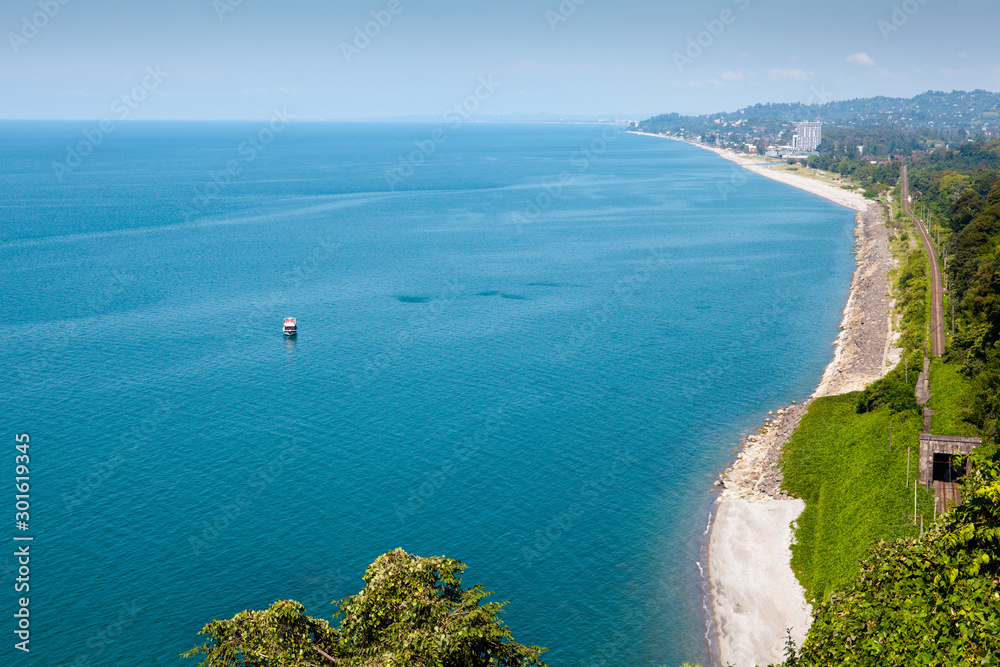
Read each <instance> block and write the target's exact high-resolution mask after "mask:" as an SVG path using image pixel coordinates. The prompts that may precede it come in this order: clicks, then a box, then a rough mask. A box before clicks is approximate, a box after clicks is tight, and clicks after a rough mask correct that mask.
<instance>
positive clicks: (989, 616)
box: [785, 460, 1000, 667]
mask: <svg viewBox="0 0 1000 667" xmlns="http://www.w3.org/2000/svg"><path fill="white" fill-rule="evenodd" d="M998 526H1000V463H998V462H997V460H980V461H978V463H977V465H976V469H975V472H974V473H973V475H972V476H971V477H970V478H969V480H968V481H967V484H966V487H965V499H964V502H963V503H962V504H961V505H960V506H959V507H958V508H957V509H955V510H954V511H952V512H949V513H948V514H947V515H945V517H944V518H943V519H942V520H941V521H939V522H938V523H937V524H935V525H934V526H933V527H932V528H931V529H930V530H929V531H927V532H926V533H924V535H923V536H922V537H919V538H912V537H911V538H905V539H900V540H896V541H894V542H882V543H879V544H878V545H877V546H876V547H875V548H874V549H873V550H872V552H871V554H870V555H869V556H868V557H867V558H866V559H865V560H864V561H863V562H862V564H861V575H860V576H859V577H858V578H857V579H855V580H854V582H853V583H851V584H850V585H848V586H847V587H846V588H844V589H843V590H842V591H840V592H838V593H835V594H833V595H832V596H831V597H830V598H828V599H827V600H825V601H823V602H821V603H820V604H819V605H818V606H817V607H816V608H815V610H814V617H813V625H812V628H811V629H810V631H809V636H808V638H807V639H806V641H805V643H804V644H803V646H802V648H801V650H800V651H798V652H793V653H792V655H791V656H790V657H789V659H788V660H787V661H786V663H785V664H786V665H787V666H788V667H805V666H807V665H879V666H880V667H882V666H886V667H888V666H895V665H898V666H900V667H904V666H905V667H911V666H914V665H928V666H929V665H981V664H982V665H987V664H996V661H997V660H998V659H1000V593H998V591H1000V586H998V584H1000V527H998Z"/></svg>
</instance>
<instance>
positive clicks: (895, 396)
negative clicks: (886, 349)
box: [857, 355, 923, 415]
mask: <svg viewBox="0 0 1000 667" xmlns="http://www.w3.org/2000/svg"><path fill="white" fill-rule="evenodd" d="M903 363H908V364H909V368H907V367H906V366H904V365H903ZM903 363H900V364H899V365H897V366H896V368H894V369H893V370H892V371H891V372H889V373H888V374H886V375H885V377H883V378H881V379H879V380H876V381H875V382H873V383H871V384H870V385H868V386H867V387H865V389H864V391H862V392H861V395H860V396H858V403H857V413H858V414H859V415H863V414H865V413H866V412H873V411H875V410H877V409H878V408H880V407H883V406H885V407H888V408H889V410H890V411H891V412H892V413H893V414H895V413H897V412H905V411H907V410H912V411H914V412H916V411H917V410H918V406H917V398H916V393H915V387H916V383H917V377H918V376H919V375H920V371H921V370H923V369H922V364H921V363H920V362H919V361H917V357H916V356H915V355H909V358H908V361H905V362H903Z"/></svg>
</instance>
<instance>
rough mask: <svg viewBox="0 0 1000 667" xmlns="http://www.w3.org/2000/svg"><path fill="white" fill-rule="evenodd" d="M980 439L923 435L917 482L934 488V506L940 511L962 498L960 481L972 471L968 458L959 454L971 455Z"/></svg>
mask: <svg viewBox="0 0 1000 667" xmlns="http://www.w3.org/2000/svg"><path fill="white" fill-rule="evenodd" d="M981 442H982V441H981V440H980V439H979V438H967V437H963V436H957V435H931V434H928V433H923V434H921V435H920V461H919V464H918V466H919V467H918V478H917V479H918V481H919V482H920V484H923V485H925V486H926V488H927V490H928V491H930V490H931V487H934V507H935V509H936V512H937V513H938V514H940V513H942V512H945V511H947V510H948V508H950V507H954V506H955V505H957V504H958V503H960V502H961V501H962V496H961V492H960V491H959V488H958V482H959V481H960V480H961V479H962V478H963V477H965V475H967V474H968V473H969V471H970V466H969V463H968V461H966V462H965V463H958V462H957V459H958V457H959V456H964V455H967V454H970V453H971V452H972V450H974V449H975V448H976V447H978V446H979V445H980V443H981Z"/></svg>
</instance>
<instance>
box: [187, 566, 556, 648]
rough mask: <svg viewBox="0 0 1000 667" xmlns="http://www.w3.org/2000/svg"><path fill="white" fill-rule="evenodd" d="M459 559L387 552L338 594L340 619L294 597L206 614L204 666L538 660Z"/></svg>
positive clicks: (497, 603)
mask: <svg viewBox="0 0 1000 667" xmlns="http://www.w3.org/2000/svg"><path fill="white" fill-rule="evenodd" d="M464 570H465V565H464V564H462V563H461V562H459V561H457V560H452V559H450V558H444V557H435V558H420V557H417V556H413V555H411V554H407V553H405V552H404V551H403V550H401V549H396V550H395V551H390V552H388V553H386V554H383V555H382V556H379V558H378V559H377V560H376V561H375V562H374V563H372V564H371V565H370V566H369V567H368V570H367V571H366V572H365V577H364V581H365V587H364V589H362V591H361V592H360V593H358V594H357V595H354V596H352V597H349V598H347V599H345V600H341V601H339V602H338V603H337V604H338V607H339V611H338V612H337V614H335V616H334V618H335V619H336V618H337V617H340V626H339V627H338V628H334V627H332V626H331V625H330V624H329V623H327V622H326V621H324V620H320V619H315V618H311V617H309V616H306V615H305V614H304V613H303V612H304V611H305V608H304V607H303V606H302V605H301V604H299V603H298V602H295V601H292V600H281V601H278V602H276V603H274V604H273V605H272V606H271V607H270V608H269V609H267V610H265V611H244V612H242V613H240V614H237V615H236V616H235V617H233V618H232V619H228V620H223V621H213V622H211V623H209V624H208V625H206V626H205V627H204V629H202V631H201V632H200V633H199V634H203V635H208V640H207V641H206V643H205V644H204V645H202V646H199V647H196V648H194V649H192V650H191V651H189V652H188V653H185V654H184V656H185V657H190V656H197V655H204V656H207V657H206V658H205V660H203V661H202V662H201V663H200V665H201V666H202V667H251V666H252V667H258V666H263V665H268V666H275V667H322V666H327V665H344V666H348V667H362V666H364V667H409V666H427V667H431V666H433V667H487V666H490V667H516V666H525V667H527V666H529V665H534V666H536V667H544V663H542V662H541V660H540V656H541V653H542V652H543V651H544V650H545V649H543V648H539V647H537V646H525V645H522V644H518V643H516V642H515V641H514V640H513V638H512V637H511V634H510V629H509V628H507V626H506V625H505V624H504V623H503V622H502V621H501V620H500V618H499V614H500V612H501V610H502V609H503V607H504V605H505V604H506V603H499V602H488V601H485V599H486V598H487V597H488V596H489V595H490V593H487V592H486V591H484V590H483V589H482V587H481V586H475V587H473V588H462V585H461V583H462V582H461V574H462V572H463V571H464Z"/></svg>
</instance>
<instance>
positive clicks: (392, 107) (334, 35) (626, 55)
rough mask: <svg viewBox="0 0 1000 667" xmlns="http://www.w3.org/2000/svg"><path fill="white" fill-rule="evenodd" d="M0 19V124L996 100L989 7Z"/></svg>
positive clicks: (288, 9)
mask: <svg viewBox="0 0 1000 667" xmlns="http://www.w3.org/2000/svg"><path fill="white" fill-rule="evenodd" d="M0 4H2V6H0V34H2V36H3V41H2V43H0V118H80V119H100V118H113V119H121V118H123V117H127V118H128V119H262V118H268V117H270V116H272V114H273V113H274V110H275V109H285V110H287V112H288V113H289V114H291V115H293V116H294V117H295V118H299V119H321V118H323V119H328V120H332V119H345V118H389V117H400V116H408V115H430V116H438V117H440V116H442V115H443V114H444V113H445V112H447V111H448V110H449V109H454V107H455V105H456V104H458V105H464V107H463V108H464V109H465V110H466V111H468V112H471V113H474V114H476V115H485V116H496V115H506V114H518V113H524V114H539V113H544V114H556V115H576V116H580V115H583V116H594V117H597V116H600V117H607V118H644V117H646V116H648V115H651V114H655V113H662V112H669V111H677V112H681V113H704V112H711V111H722V110H732V109H736V108H739V107H741V106H745V105H748V104H753V103H757V102H768V101H783V102H791V101H802V102H810V101H826V100H838V99H849V98H853V97H867V96H871V95H890V96H910V95H914V94H916V93H919V92H923V91H925V90H928V89H934V90H953V89H963V90H971V89H975V88H985V89H988V90H994V91H997V90H1000V31H998V30H997V26H1000V3H998V2H996V0H948V1H946V0H906V1H905V2H901V1H900V0H840V1H838V2H833V1H828V2H805V1H801V0H800V1H798V2H793V1H791V0H713V1H711V2H662V1H661V2H650V1H637V0H617V1H612V0H537V1H536V0H506V1H504V2H500V1H489V2H486V1H482V2H478V1H474V0H466V1H465V2H458V1H457V0H370V1H369V0H365V1H355V0H339V1H337V0H327V1H324V2H320V1H317V0H301V1H294V0H292V1H286V2H278V1H276V0H169V1H168V0H3V2H2V3H0ZM373 13H374V14H373ZM378 19H381V23H379V22H378ZM366 29H367V31H368V33H369V35H364V31H365V30H366ZM359 34H360V35H362V36H359Z"/></svg>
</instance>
